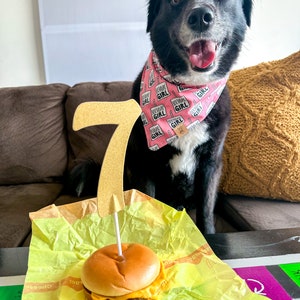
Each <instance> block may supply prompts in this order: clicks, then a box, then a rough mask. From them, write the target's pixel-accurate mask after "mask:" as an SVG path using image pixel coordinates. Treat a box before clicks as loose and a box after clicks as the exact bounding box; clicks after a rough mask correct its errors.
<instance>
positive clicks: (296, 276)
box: [279, 263, 300, 287]
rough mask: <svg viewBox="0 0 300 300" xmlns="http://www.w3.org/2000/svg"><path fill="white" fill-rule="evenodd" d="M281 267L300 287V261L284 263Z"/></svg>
mask: <svg viewBox="0 0 300 300" xmlns="http://www.w3.org/2000/svg"><path fill="white" fill-rule="evenodd" d="M279 267H280V268H281V269H282V270H283V271H284V272H285V273H286V274H287V275H288V276H289V277H290V278H291V279H292V280H293V281H294V282H295V283H296V284H297V286H298V287H300V263H294V264H284V265H279Z"/></svg>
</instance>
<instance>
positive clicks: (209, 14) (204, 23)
mask: <svg viewBox="0 0 300 300" xmlns="http://www.w3.org/2000/svg"><path fill="white" fill-rule="evenodd" d="M213 22H214V12H213V10H212V9H211V8H210V7H207V6H203V7H200V8H196V9H194V10H193V11H192V12H191V14H190V16H189V18H188V24H189V26H190V28H191V29H193V30H195V31H200V32H203V31H206V30H207V29H208V28H209V27H210V26H211V24H212V23H213Z"/></svg>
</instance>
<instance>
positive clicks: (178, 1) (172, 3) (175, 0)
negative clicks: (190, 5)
mask: <svg viewBox="0 0 300 300" xmlns="http://www.w3.org/2000/svg"><path fill="white" fill-rule="evenodd" d="M181 1H182V0H171V1H170V3H171V5H178V4H179V3H180V2H181Z"/></svg>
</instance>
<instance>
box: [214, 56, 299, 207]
mask: <svg viewBox="0 0 300 300" xmlns="http://www.w3.org/2000/svg"><path fill="white" fill-rule="evenodd" d="M229 89H230V94H231V99H232V122H231V127H230V130H229V133H228V136H227V140H226V143H225V149H224V167H223V178H222V181H221V186H220V189H221V191H222V192H224V193H228V194H239V195H246V196H254V197H264V198H277V199H284V200H289V201H300V52H297V53H294V54H292V55H291V56H289V57H287V58H285V59H282V60H278V61H272V62H269V63H262V64H259V65H257V66H253V67H249V68H245V69H242V70H237V71H234V72H232V74H231V76H230V80H229Z"/></svg>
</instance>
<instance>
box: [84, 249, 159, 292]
mask: <svg viewBox="0 0 300 300" xmlns="http://www.w3.org/2000/svg"><path fill="white" fill-rule="evenodd" d="M122 252H123V257H120V256H119V255H118V247H117V245H116V244H113V245H109V246H106V247H103V248H101V249H99V250H97V251H95V252H94V253H93V254H92V255H91V256H90V257H89V258H88V259H87V260H86V261H85V263H84V265H83V268H82V272H81V280H82V283H83V285H84V287H85V289H87V290H88V291H90V292H91V293H95V294H97V295H101V296H104V297H119V296H124V295H127V294H131V293H133V292H136V291H140V290H142V289H144V288H146V287H147V286H149V285H151V284H152V283H153V282H154V281H155V280H156V279H157V277H159V274H160V272H161V262H160V260H159V258H158V257H157V256H156V254H155V253H154V252H153V251H152V250H151V249H150V248H148V247H146V246H144V245H141V244H122Z"/></svg>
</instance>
